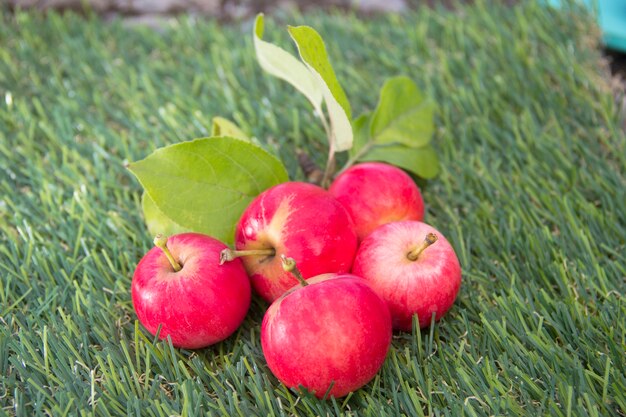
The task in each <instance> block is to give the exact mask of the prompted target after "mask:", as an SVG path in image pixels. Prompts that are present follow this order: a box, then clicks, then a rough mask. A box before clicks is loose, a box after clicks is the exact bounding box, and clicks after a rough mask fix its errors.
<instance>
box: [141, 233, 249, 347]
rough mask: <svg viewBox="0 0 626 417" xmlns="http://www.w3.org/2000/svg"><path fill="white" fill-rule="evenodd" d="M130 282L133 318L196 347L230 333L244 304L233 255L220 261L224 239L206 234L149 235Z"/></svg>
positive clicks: (244, 289) (241, 275)
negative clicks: (149, 246) (152, 239)
mask: <svg viewBox="0 0 626 417" xmlns="http://www.w3.org/2000/svg"><path fill="white" fill-rule="evenodd" d="M155 244H156V245H157V246H158V247H154V248H152V249H150V250H149V251H148V253H146V255H145V256H144V257H143V258H142V259H141V261H139V264H138V265H137V268H136V269H135V274H134V275H133V280H132V284H131V292H132V298H133V305H134V307H135V312H136V313H137V318H138V319H139V321H140V322H141V324H143V325H144V326H145V328H146V329H147V330H148V331H149V332H150V333H151V334H153V335H154V334H156V332H157V329H158V327H159V325H161V326H162V327H161V332H160V333H159V337H160V338H161V339H165V338H166V337H167V336H169V337H171V339H172V344H173V345H174V346H176V347H181V348H186V349H197V348H201V347H205V346H208V345H211V344H213V343H216V342H219V341H221V340H224V339H226V338H227V337H228V336H230V335H231V334H232V333H233V332H234V331H235V330H236V329H237V328H238V327H239V325H240V324H241V323H242V322H243V319H244V317H245V315H246V312H247V311H248V307H249V306H250V296H251V289H250V282H249V280H248V276H247V275H246V271H245V269H244V267H243V265H242V263H241V261H239V260H235V262H230V263H229V264H228V265H220V264H219V258H220V252H221V251H222V250H223V249H225V248H226V245H224V244H223V243H221V242H220V241H218V240H216V239H213V238H212V237H210V236H206V235H202V234H198V233H182V234H179V235H174V236H171V237H170V238H169V239H165V238H163V237H161V236H157V238H155Z"/></svg>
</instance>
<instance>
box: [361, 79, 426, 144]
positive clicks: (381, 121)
mask: <svg viewBox="0 0 626 417" xmlns="http://www.w3.org/2000/svg"><path fill="white" fill-rule="evenodd" d="M434 112H435V105H434V103H432V102H431V101H429V100H426V99H425V98H424V96H423V94H422V93H421V92H420V91H419V89H418V88H417V86H416V85H415V83H414V82H413V81H412V80H411V79H410V78H408V77H404V76H400V77H394V78H391V79H389V80H387V81H386V82H385V84H384V85H383V88H382V89H381V91H380V100H379V102H378V106H377V107H376V110H375V111H374V115H373V118H372V122H371V126H370V135H371V137H372V140H373V141H374V142H376V143H377V144H391V143H402V144H404V145H406V146H410V147H415V148H418V147H422V146H424V145H426V144H427V143H428V142H430V140H431V137H432V134H433V132H434V130H435V125H434V120H433V118H434Z"/></svg>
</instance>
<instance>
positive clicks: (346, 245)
mask: <svg viewBox="0 0 626 417" xmlns="http://www.w3.org/2000/svg"><path fill="white" fill-rule="evenodd" d="M357 245H358V242H357V237H356V232H355V231H354V225H353V223H352V220H351V219H350V216H349V215H348V213H347V211H346V210H345V208H344V207H343V206H342V205H341V204H340V203H339V202H338V201H337V200H336V199H335V198H334V197H333V196H332V195H330V194H329V193H328V192H327V191H326V190H324V189H323V188H321V187H318V186H316V185H313V184H308V183H302V182H286V183H282V184H279V185H276V186H274V187H272V188H270V189H268V190H265V191H264V192H262V193H261V194H259V196H258V197H257V198H256V199H255V200H254V201H252V203H251V204H250V205H249V206H248V208H247V209H246V210H245V211H244V213H243V214H242V216H241V219H240V220H239V223H238V224H237V228H236V232H235V247H236V249H237V250H254V249H268V248H274V249H275V250H276V255H275V256H264V257H261V256H245V257H243V258H242V259H243V263H244V266H245V267H246V270H247V272H248V275H249V276H250V281H251V283H252V288H253V289H254V290H255V291H256V292H257V293H258V294H259V295H260V296H261V297H263V298H264V299H265V300H266V301H268V302H272V301H274V300H275V299H276V298H278V297H280V296H281V295H282V294H283V293H284V292H285V291H287V290H288V289H290V288H291V287H293V286H294V284H296V283H297V281H296V279H295V278H294V277H293V276H292V275H291V274H289V273H287V272H285V271H284V270H283V268H282V264H281V260H280V256H281V255H285V256H288V257H291V258H293V259H295V261H296V262H297V264H298V268H299V269H300V271H301V273H302V275H303V276H304V278H305V279H306V278H310V277H313V276H316V275H319V274H324V273H332V272H349V271H350V268H351V267H352V261H353V260H354V255H355V253H356V249H357Z"/></svg>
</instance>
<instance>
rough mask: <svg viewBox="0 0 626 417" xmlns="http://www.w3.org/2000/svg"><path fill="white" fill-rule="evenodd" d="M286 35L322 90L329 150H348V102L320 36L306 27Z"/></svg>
mask: <svg viewBox="0 0 626 417" xmlns="http://www.w3.org/2000/svg"><path fill="white" fill-rule="evenodd" d="M289 34H290V35H291V38H292V39H293V40H294V42H295V43H296V45H297V46H298V52H299V53H300V58H302V60H303V61H304V63H305V64H306V65H307V67H308V68H309V69H310V70H311V72H312V73H313V74H314V76H315V79H316V80H317V83H318V86H319V88H320V89H321V90H322V94H323V97H324V102H325V103H326V110H327V111H328V117H329V119H330V127H331V143H330V146H331V149H332V150H334V151H335V152H341V151H346V150H349V149H350V148H351V147H352V139H353V137H352V125H351V124H350V119H351V118H352V112H351V109H350V103H349V102H348V98H347V97H346V93H345V92H344V91H343V88H341V85H340V84H339V81H338V80H337V76H336V75H335V71H334V70H333V67H332V66H331V64H330V61H329V60H328V54H327V53H326V45H324V41H323V40H322V37H321V36H320V34H319V33H317V32H316V31H315V29H313V28H311V27H309V26H298V27H293V26H290V27H289Z"/></svg>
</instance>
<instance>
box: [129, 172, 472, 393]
mask: <svg viewBox="0 0 626 417" xmlns="http://www.w3.org/2000/svg"><path fill="white" fill-rule="evenodd" d="M423 216H424V202H423V199H422V195H421V193H420V190H419V188H418V187H417V185H416V184H415V183H414V182H413V180H412V179H411V177H410V176H409V175H407V174H406V173H405V172H404V171H402V170H401V169H399V168H396V167H394V166H391V165H387V164H384V163H378V162H368V163H361V164H358V165H354V166H352V167H351V168H349V169H347V170H346V171H344V172H342V173H341V174H340V175H339V176H338V177H337V178H336V179H335V180H334V182H333V183H332V184H331V186H330V188H329V189H328V190H325V189H323V188H321V187H319V186H317V185H313V184H309V183H303V182H286V183H283V184H279V185H277V186H274V187H272V188H270V189H268V190H266V191H264V192H263V193H261V194H260V195H259V196H258V197H257V198H256V199H255V200H254V201H253V202H252V203H251V204H250V205H249V206H248V208H247V209H246V210H245V211H244V213H243V215H242V216H241V219H240V220H239V223H238V225H237V227H236V236H235V249H234V250H233V249H230V248H228V247H227V246H226V245H225V244H223V243H221V242H219V241H218V240H216V239H214V238H212V237H210V236H206V235H202V234H198V233H182V234H178V235H174V236H171V237H170V238H169V239H166V238H164V237H163V236H157V238H156V239H155V245H156V247H154V248H152V249H151V250H150V251H149V252H148V253H147V254H146V255H145V256H144V257H143V258H142V259H141V261H140V262H139V264H138V265H137V268H136V271H135V273H134V276H133V280H132V299H133V305H134V308H135V311H136V313H137V317H138V318H139V321H140V322H141V323H142V324H143V325H144V326H145V328H146V329H147V330H148V331H149V332H150V333H152V334H153V335H156V334H157V332H158V335H159V337H160V338H162V339H163V338H166V337H169V338H170V339H171V342H172V344H173V345H174V346H176V347H180V348H187V349H198V348H202V347H206V346H208V345H211V344H213V343H216V342H219V341H221V340H224V339H225V338H227V337H228V336H229V335H231V334H232V333H233V332H234V331H235V330H236V329H237V328H238V327H239V326H240V325H241V323H242V321H243V320H244V317H245V315H246V313H247V311H248V308H249V306H250V299H251V288H252V289H254V291H256V293H257V294H258V295H260V296H261V297H262V298H263V299H265V300H267V301H268V302H269V303H271V305H270V307H269V308H268V309H267V311H266V313H265V316H264V318H263V322H262V327H261V344H262V348H263V354H264V356H265V359H266V361H267V365H268V367H269V369H270V370H271V371H272V372H273V373H274V375H275V376H276V377H277V378H278V379H279V380H280V381H281V382H283V383H284V384H285V385H287V386H288V387H290V388H296V389H299V388H305V389H307V390H309V391H310V392H312V393H314V394H315V395H316V396H317V397H319V398H328V397H331V396H332V397H341V396H344V395H346V394H348V393H349V392H352V391H354V390H356V389H358V388H360V387H361V386H363V385H364V384H366V383H367V382H369V381H370V380H371V379H372V378H373V377H374V376H375V375H376V373H377V372H378V371H379V370H380V368H381V367H382V365H383V362H384V360H385V356H386V355H387V351H388V349H389V347H390V344H391V336H392V330H393V329H396V330H400V331H411V328H412V322H413V317H416V320H417V321H418V323H419V326H420V327H426V326H428V325H429V324H430V323H431V322H432V321H433V320H438V319H440V318H441V317H442V316H443V315H444V314H445V313H446V312H447V311H448V310H449V309H450V307H451V306H452V304H453V303H454V300H455V298H456V296H457V293H458V291H459V287H460V285H461V267H460V265H459V261H458V258H457V256H456V254H455V252H454V250H453V248H452V246H451V245H450V244H449V243H448V241H447V240H446V239H445V238H444V236H443V235H442V234H441V233H440V232H439V231H437V230H436V229H435V228H433V227H431V226H429V225H428V224H426V223H423V222H422V221H421V220H422V219H423Z"/></svg>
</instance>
